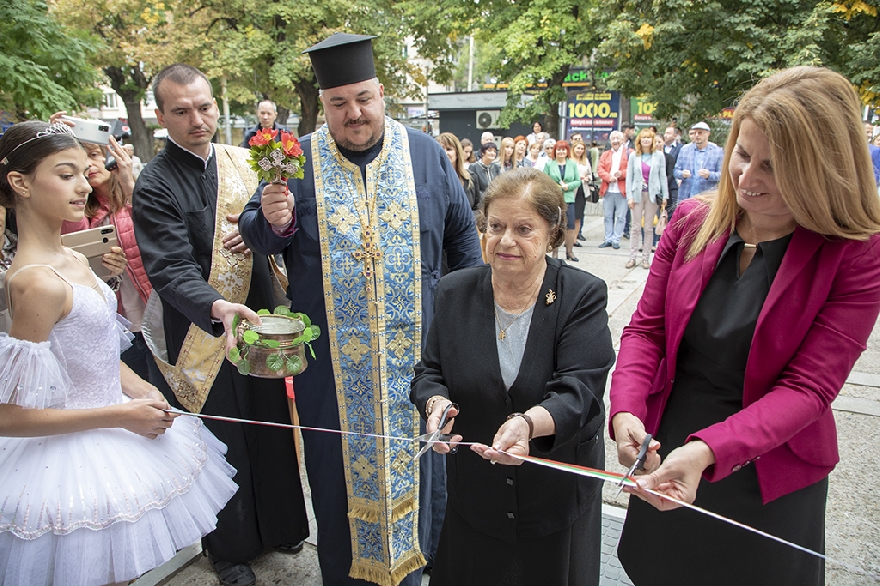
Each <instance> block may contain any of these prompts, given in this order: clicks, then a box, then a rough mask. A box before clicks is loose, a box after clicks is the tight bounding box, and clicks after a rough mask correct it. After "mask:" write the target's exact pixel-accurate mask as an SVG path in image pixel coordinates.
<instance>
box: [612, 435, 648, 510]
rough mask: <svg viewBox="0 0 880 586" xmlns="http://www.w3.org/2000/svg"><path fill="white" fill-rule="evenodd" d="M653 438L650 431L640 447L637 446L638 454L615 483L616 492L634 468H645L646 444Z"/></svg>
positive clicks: (621, 487)
mask: <svg viewBox="0 0 880 586" xmlns="http://www.w3.org/2000/svg"><path fill="white" fill-rule="evenodd" d="M652 439H654V436H653V435H651V434H650V433H649V434H648V435H646V436H645V440H644V441H643V442H642V447H641V448H639V455H638V456H637V457H636V461H635V462H633V465H632V466H630V467H629V470H627V471H626V476H624V477H623V478H621V479H620V482H618V483H617V494H618V495H619V494H620V492H621V491H622V490H623V487H624V484H625V483H626V479H627V478H630V477H631V476H632V475H633V474H634V473H635V471H636V470H644V469H645V460H646V459H647V457H648V446H649V445H651V440H652Z"/></svg>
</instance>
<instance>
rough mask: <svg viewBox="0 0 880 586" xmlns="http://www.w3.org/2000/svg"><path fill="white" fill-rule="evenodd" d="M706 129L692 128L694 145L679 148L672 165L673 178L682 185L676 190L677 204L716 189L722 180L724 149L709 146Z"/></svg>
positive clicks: (704, 126)
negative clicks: (673, 167)
mask: <svg viewBox="0 0 880 586" xmlns="http://www.w3.org/2000/svg"><path fill="white" fill-rule="evenodd" d="M710 132H711V130H710V128H709V125H708V124H706V123H705V122H697V123H696V124H694V125H693V126H691V133H693V134H692V136H693V142H691V143H689V144H686V145H684V146H683V147H681V150H680V151H679V152H678V159H677V160H676V161H675V170H674V171H673V175H674V176H675V178H676V179H678V180H679V181H681V183H680V184H679V186H678V201H680V202H681V201H684V200H686V199H690V198H692V197H693V196H695V195H697V194H699V193H703V192H704V191H709V190H710V189H715V187H716V186H717V185H718V181H719V180H720V179H721V163H722V162H723V159H724V149H722V148H721V147H720V146H718V145H717V144H715V143H712V142H709V133H710Z"/></svg>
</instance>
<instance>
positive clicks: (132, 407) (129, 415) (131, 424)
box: [119, 398, 174, 439]
mask: <svg viewBox="0 0 880 586" xmlns="http://www.w3.org/2000/svg"><path fill="white" fill-rule="evenodd" d="M119 408H120V409H121V412H122V413H121V414H122V416H121V417H120V422H119V427H122V428H124V429H127V430H128V431H130V432H132V433H136V434H138V435H142V436H144V437H146V438H149V439H156V438H157V437H159V436H160V435H161V434H163V433H165V430H166V429H168V428H169V427H171V424H172V423H173V422H174V415H171V414H168V413H166V412H165V411H164V409H168V403H167V402H166V401H164V400H161V401H160V400H156V399H154V398H148V399H132V400H131V401H129V402H128V403H123V404H122V405H119Z"/></svg>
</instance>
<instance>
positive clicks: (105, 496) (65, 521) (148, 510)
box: [0, 285, 237, 586]
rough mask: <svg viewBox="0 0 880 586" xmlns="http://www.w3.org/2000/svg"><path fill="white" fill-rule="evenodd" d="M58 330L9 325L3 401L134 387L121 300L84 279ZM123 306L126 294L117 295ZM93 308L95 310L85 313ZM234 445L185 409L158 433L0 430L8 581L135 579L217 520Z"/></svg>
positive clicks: (93, 402) (31, 584) (30, 584)
mask: <svg viewBox="0 0 880 586" xmlns="http://www.w3.org/2000/svg"><path fill="white" fill-rule="evenodd" d="M73 289H74V303H73V309H72V310H71V312H70V314H69V315H68V316H67V317H66V318H65V319H63V320H61V321H60V322H59V323H58V324H56V326H55V328H54V329H53V330H52V335H51V336H50V338H49V342H44V343H42V344H34V343H31V342H24V341H21V340H17V339H15V338H9V337H6V336H0V402H3V403H13V404H18V405H21V406H23V407H26V408H34V407H36V408H43V407H47V406H61V407H62V408H63V406H64V405H66V406H67V408H92V407H100V406H103V405H112V404H118V403H122V402H125V401H127V400H128V399H127V398H126V397H125V396H124V395H123V394H122V392H121V388H120V385H119V366H118V365H119V341H120V340H121V339H122V338H121V337H120V335H119V330H118V326H117V322H116V320H115V318H114V315H115V312H114V311H112V310H110V309H109V308H108V304H109V303H110V302H111V300H112V302H113V303H115V298H113V297H112V293H110V291H109V289H108V290H105V291H103V293H104V296H103V297H104V299H101V296H99V295H96V294H95V292H94V291H93V290H90V289H89V288H87V287H82V286H79V285H73ZM113 307H115V305H114V306H113ZM86 318H87V319H86ZM225 452H226V447H225V446H224V445H223V444H222V443H221V442H220V441H219V440H217V438H215V437H214V436H213V435H212V434H211V433H210V432H209V431H208V430H207V429H206V428H205V427H204V426H203V425H202V423H201V422H200V421H199V420H197V419H195V418H191V417H178V418H177V419H175V421H174V423H173V425H172V427H171V428H170V429H168V430H167V431H166V433H165V434H164V435H160V436H159V437H158V438H157V439H154V440H150V439H147V438H145V437H143V436H139V435H136V434H134V433H131V432H129V431H127V430H124V429H118V428H113V429H95V430H90V431H85V432H78V433H70V434H64V435H54V436H48V437H32V438H8V437H0V478H2V481H0V584H3V585H4V586H11V585H22V586H25V585H27V586H35V585H36V586H39V585H43V584H45V585H50V584H54V585H56V586H60V585H70V586H83V585H89V584H96V585H97V584H107V583H112V582H124V581H127V580H130V579H132V578H136V577H137V576H139V575H141V574H143V573H144V572H146V571H148V570H150V569H152V568H154V567H156V566H158V565H160V564H162V563H164V562H165V561H167V560H168V559H170V558H171V557H172V556H173V555H174V554H175V553H176V552H177V551H178V550H179V549H182V548H184V547H187V546H189V545H191V544H192V543H195V542H196V541H198V540H199V538H201V537H202V536H203V535H205V534H207V533H209V532H210V531H212V530H213V529H214V527H215V526H216V522H217V513H218V512H219V511H220V510H221V509H222V508H223V507H224V506H225V504H226V502H227V501H228V500H229V499H230V498H231V497H232V495H233V494H235V491H236V490H237V487H236V485H235V483H234V482H232V480H231V478H232V476H233V475H234V474H235V470H234V469H233V468H232V466H230V465H229V464H228V463H227V462H226V460H225V459H224V457H223V454H224V453H225Z"/></svg>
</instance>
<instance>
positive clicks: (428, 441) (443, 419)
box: [413, 403, 458, 460]
mask: <svg viewBox="0 0 880 586" xmlns="http://www.w3.org/2000/svg"><path fill="white" fill-rule="evenodd" d="M453 407H455V408H456V409H458V405H456V404H455V403H450V404H449V405H447V406H446V409H444V410H443V415H441V416H440V424H439V425H437V430H436V431H434V432H433V433H425V434H422V435H420V436H419V437H417V438H416V440H417V441H420V442H425V445H424V447H422V449H421V450H419V453H418V454H416V457H415V458H413V460H418V459H419V458H421V457H422V454H424V453H425V452H427V451H428V450H430V449H431V446H433V445H434V444H435V443H437V442H448V441H449V440H451V439H452V434H451V433H443V428H444V427H446V424H447V423H449V422H448V421H447V418H448V416H449V410H450V409H452V408H453ZM456 451H458V448H456V447H453V448H452V449H451V450H450V451H449V453H450V454H454V453H455V452H456Z"/></svg>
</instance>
